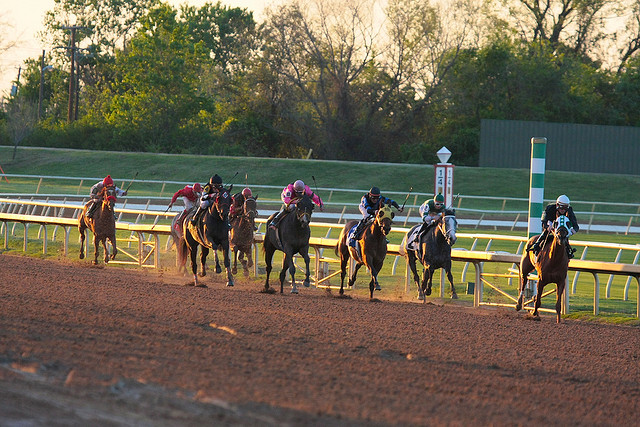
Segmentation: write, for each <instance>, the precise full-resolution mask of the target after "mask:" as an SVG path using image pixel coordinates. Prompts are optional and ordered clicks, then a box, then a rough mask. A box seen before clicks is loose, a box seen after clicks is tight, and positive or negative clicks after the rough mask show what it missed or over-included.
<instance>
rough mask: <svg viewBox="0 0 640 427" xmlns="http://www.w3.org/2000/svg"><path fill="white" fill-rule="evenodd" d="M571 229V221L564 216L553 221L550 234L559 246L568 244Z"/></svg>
mask: <svg viewBox="0 0 640 427" xmlns="http://www.w3.org/2000/svg"><path fill="white" fill-rule="evenodd" d="M570 228H571V221H569V217H567V216H566V215H560V216H559V217H558V218H556V220H555V221H553V224H552V226H551V233H553V237H554V239H558V241H559V243H560V244H563V245H564V244H567V243H569V229H570Z"/></svg>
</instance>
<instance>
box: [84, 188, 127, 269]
mask: <svg viewBox="0 0 640 427" xmlns="http://www.w3.org/2000/svg"><path fill="white" fill-rule="evenodd" d="M115 194H116V190H115V188H113V187H104V188H103V189H102V191H101V192H100V194H99V197H100V198H99V200H98V201H96V202H95V203H100V206H98V208H97V209H96V210H95V212H94V214H93V218H88V217H87V211H88V210H89V205H90V203H87V204H85V205H84V208H83V209H82V212H81V213H80V216H79V217H78V231H79V232H80V259H83V258H84V240H85V235H84V232H85V230H86V229H87V228H88V229H90V230H91V232H92V233H93V245H94V246H95V259H94V260H93V263H94V264H98V244H99V243H102V246H103V247H104V262H105V263H108V262H109V249H108V248H107V239H109V240H110V241H111V246H113V253H112V254H111V259H115V257H116V254H117V253H118V248H117V247H116V219H115V217H114V216H113V208H114V205H115V203H116V196H115Z"/></svg>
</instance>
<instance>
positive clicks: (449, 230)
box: [438, 215, 458, 246]
mask: <svg viewBox="0 0 640 427" xmlns="http://www.w3.org/2000/svg"><path fill="white" fill-rule="evenodd" d="M438 228H439V229H440V232H441V233H442V235H443V236H444V238H445V240H446V241H447V243H448V244H449V246H453V245H454V244H455V243H456V240H457V239H458V238H457V237H456V230H457V229H458V220H457V219H456V216H455V215H442V216H441V217H440V220H439V221H438Z"/></svg>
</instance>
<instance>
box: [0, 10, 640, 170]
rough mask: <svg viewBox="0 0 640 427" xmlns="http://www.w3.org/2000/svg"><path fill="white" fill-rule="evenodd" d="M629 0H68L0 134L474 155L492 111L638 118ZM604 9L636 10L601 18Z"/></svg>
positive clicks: (83, 141)
mask: <svg viewBox="0 0 640 427" xmlns="http://www.w3.org/2000/svg"><path fill="white" fill-rule="evenodd" d="M549 3H550V4H551V6H552V7H549V8H545V7H543V6H544V5H546V4H549ZM636 3H637V2H634V1H631V0H629V1H626V0H625V1H619V0H616V1H608V0H552V1H551V2H547V1H542V0H526V1H525V0H511V1H498V0H496V1H493V0H461V1H454V0H452V1H446V2H436V3H434V2H428V1H426V0H390V1H388V2H384V5H386V6H385V9H384V13H380V9H378V8H377V7H378V6H380V4H382V3H381V2H380V1H379V0H367V1H353V0H340V1H335V0H309V1H301V0H300V1H299V0H293V1H288V2H285V3H283V4H281V5H279V6H277V7H273V8H272V9H270V10H268V11H265V13H264V18H263V19H262V22H256V20H255V18H254V16H253V14H252V13H251V12H249V11H247V10H246V9H241V8H230V7H227V6H224V5H223V4H221V3H215V4H213V3H208V4H205V5H204V6H202V7H199V8H196V7H193V6H187V5H183V6H181V7H180V8H179V9H176V8H174V7H173V6H170V5H168V4H166V3H161V2H159V1H158V0H61V1H60V2H57V3H56V6H55V9H54V10H52V11H50V12H49V13H48V14H47V16H46V19H45V28H46V31H45V33H46V34H48V39H47V45H48V46H49V49H48V50H47V53H46V55H45V58H44V60H43V59H42V58H31V59H29V60H28V66H27V69H26V70H25V71H24V73H23V76H22V78H21V81H20V85H19V90H18V92H17V94H16V95H15V96H12V97H11V98H9V99H7V100H5V101H6V102H5V103H4V105H3V107H4V108H3V114H2V116H1V117H0V138H1V141H2V143H3V144H6V145H15V146H18V145H19V144H22V145H37V146H55V147H67V148H88V149H100V150H117V151H148V152H166V153H196V154H214V155H240V156H242V155H248V156H267V157H306V156H312V157H314V158H319V159H343V160H364V161H390V162H411V163H433V162H434V161H437V157H436V154H435V153H436V152H437V151H438V149H440V147H442V146H446V147H447V148H449V149H450V150H451V151H452V152H453V153H454V156H453V157H452V159H451V160H452V161H453V162H454V163H456V164H459V165H470V166H473V165H477V162H478V152H479V134H480V120H481V119H483V118H491V119H507V120H537V121H549V122H573V123H587V124H605V125H626V126H638V125H639V124H640V74H639V70H640V61H639V59H638V55H637V54H636V53H637V50H638V46H640V42H639V41H640V29H638V22H640V20H639V19H638V17H640V12H639V11H638V10H637V4H636ZM614 12H615V13H617V15H611V13H614ZM608 16H625V17H627V21H625V20H623V19H620V21H619V27H618V28H617V29H616V30H615V31H614V32H607V31H608V30H607V28H606V26H605V24H604V22H605V19H606V18H607V17H608ZM70 20H73V21H74V22H75V26H74V27H75V28H76V29H75V30H70V29H69V21H70ZM72 32H73V43H71V41H70V40H71V34H72ZM613 43H616V45H615V46H614V45H613ZM612 46H614V47H612ZM59 47H62V48H61V49H59ZM71 54H73V55H74V64H75V67H74V73H73V74H74V77H75V78H76V80H74V84H73V85H70V76H71V72H70V71H71V68H70V66H71V65H70V64H71V61H70V59H71ZM43 64H44V65H45V67H44V69H43V68H42V65H43ZM46 65H52V66H53V69H52V70H49V69H50V68H51V67H47V66H46ZM41 82H42V83H41ZM70 86H73V87H74V88H75V90H74V92H72V96H71V97H70V96H69V88H70ZM41 90H42V92H41Z"/></svg>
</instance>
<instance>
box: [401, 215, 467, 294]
mask: <svg viewBox="0 0 640 427" xmlns="http://www.w3.org/2000/svg"><path fill="white" fill-rule="evenodd" d="M457 226H458V222H457V221H456V213H455V211H454V210H453V209H447V210H445V212H444V215H442V216H441V217H440V219H438V221H437V222H436V224H435V225H434V226H433V227H431V228H430V229H429V230H427V232H426V233H423V234H422V236H420V241H419V242H416V243H417V246H416V245H415V243H414V244H413V245H412V244H409V243H407V240H410V239H413V238H414V237H415V235H416V233H418V232H419V228H420V227H421V225H416V226H414V227H413V228H411V230H409V232H408V233H407V237H406V238H405V241H404V242H403V246H404V250H405V255H406V257H407V261H408V263H409V268H410V269H411V272H412V273H413V280H414V281H415V282H416V285H417V286H418V299H419V300H420V301H425V298H424V297H425V295H426V296H429V295H431V285H432V281H433V274H434V273H435V272H436V270H437V269H439V268H444V271H445V273H446V275H447V280H448V281H449V284H450V285H451V298H452V299H457V298H458V294H457V293H456V288H455V287H454V286H453V275H452V274H451V246H453V245H454V244H455V243H456V240H457V238H456V231H457ZM417 260H420V263H421V264H422V266H423V267H424V271H423V273H422V283H420V282H419V277H418V271H417V268H416V261H417Z"/></svg>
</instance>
